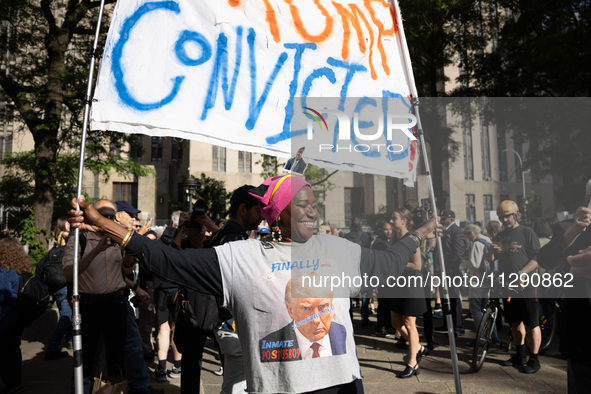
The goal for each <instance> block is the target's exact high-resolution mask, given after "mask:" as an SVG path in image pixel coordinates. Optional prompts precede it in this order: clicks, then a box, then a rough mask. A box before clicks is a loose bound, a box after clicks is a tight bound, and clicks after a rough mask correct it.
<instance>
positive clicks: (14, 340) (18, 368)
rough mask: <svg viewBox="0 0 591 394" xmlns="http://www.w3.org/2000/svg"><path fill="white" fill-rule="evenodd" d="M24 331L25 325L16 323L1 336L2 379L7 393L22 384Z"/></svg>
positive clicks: (0, 373)
mask: <svg viewBox="0 0 591 394" xmlns="http://www.w3.org/2000/svg"><path fill="white" fill-rule="evenodd" d="M23 329H24V327H23V325H22V324H21V323H20V322H16V323H14V324H12V325H11V326H10V327H8V328H7V329H6V330H5V331H4V332H3V333H2V334H0V344H2V356H0V378H2V381H3V382H4V385H5V386H6V389H7V391H8V390H10V389H13V388H15V387H18V386H20V385H21V384H22V381H21V379H22V365H23V355H22V353H21V336H22V335H23Z"/></svg>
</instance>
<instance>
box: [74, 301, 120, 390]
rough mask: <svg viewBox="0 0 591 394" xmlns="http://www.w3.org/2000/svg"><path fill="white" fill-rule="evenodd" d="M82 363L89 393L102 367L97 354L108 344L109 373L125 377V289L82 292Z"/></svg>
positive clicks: (106, 353)
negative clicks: (103, 293)
mask: <svg viewBox="0 0 591 394" xmlns="http://www.w3.org/2000/svg"><path fill="white" fill-rule="evenodd" d="M80 314H81V315H82V364H83V377H84V392H85V393H90V391H91V389H92V382H93V380H94V379H93V378H94V376H95V375H96V374H97V373H98V370H99V368H100V361H101V360H97V359H96V358H97V357H96V355H97V353H100V351H99V349H98V347H99V345H100V344H101V343H102V342H101V337H102V340H103V341H104V344H105V358H106V360H107V368H108V376H109V377H111V378H113V377H125V376H126V375H125V341H126V337H127V300H126V299H125V295H124V294H123V292H116V293H111V294H105V295H102V294H101V295H95V294H81V295H80Z"/></svg>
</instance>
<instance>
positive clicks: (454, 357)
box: [413, 98, 462, 394]
mask: <svg viewBox="0 0 591 394" xmlns="http://www.w3.org/2000/svg"><path fill="white" fill-rule="evenodd" d="M413 107H414V110H415V116H416V117H417V128H418V131H419V137H420V141H421V152H422V153H423V161H424V163H425V172H426V174H427V180H428V184H429V198H430V199H431V206H432V207H433V212H434V213H435V218H436V221H437V223H439V220H438V219H437V205H436V203H435V192H434V189H433V178H432V176H431V170H430V169H429V160H428V156H427V148H426V146H425V137H424V135H423V126H422V123H421V117H420V115H419V99H418V98H415V99H414V101H413ZM437 253H438V255H439V261H441V277H442V278H446V269H445V259H444V258H443V244H442V243H441V238H440V237H437ZM442 285H443V286H442V289H443V302H444V303H445V305H447V308H444V310H445V309H447V312H448V313H446V315H445V321H446V323H447V336H448V338H449V350H450V355H451V366H452V370H453V374H454V384H455V387H456V393H457V394H461V393H462V382H461V381H460V369H459V366H458V351H457V348H456V336H455V331H454V324H453V319H452V316H451V313H452V311H451V308H452V306H451V305H450V302H449V289H448V287H447V281H445V280H443V281H442ZM453 307H454V308H455V306H453Z"/></svg>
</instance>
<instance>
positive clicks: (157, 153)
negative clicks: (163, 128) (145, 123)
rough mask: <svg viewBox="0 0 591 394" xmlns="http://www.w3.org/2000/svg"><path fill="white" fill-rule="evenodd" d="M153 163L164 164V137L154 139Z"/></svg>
mask: <svg viewBox="0 0 591 394" xmlns="http://www.w3.org/2000/svg"><path fill="white" fill-rule="evenodd" d="M152 163H162V137H152Z"/></svg>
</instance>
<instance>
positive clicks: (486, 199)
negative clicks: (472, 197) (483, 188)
mask: <svg viewBox="0 0 591 394" xmlns="http://www.w3.org/2000/svg"><path fill="white" fill-rule="evenodd" d="M492 201H493V200H492V194H485V195H483V196H482V202H483V205H484V213H485V214H486V212H490V211H492V210H493V202H492ZM485 217H486V215H485Z"/></svg>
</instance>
